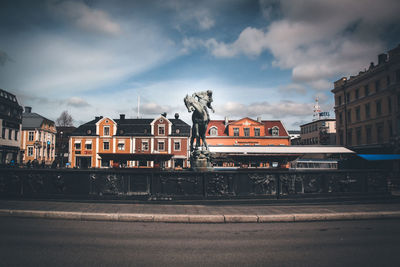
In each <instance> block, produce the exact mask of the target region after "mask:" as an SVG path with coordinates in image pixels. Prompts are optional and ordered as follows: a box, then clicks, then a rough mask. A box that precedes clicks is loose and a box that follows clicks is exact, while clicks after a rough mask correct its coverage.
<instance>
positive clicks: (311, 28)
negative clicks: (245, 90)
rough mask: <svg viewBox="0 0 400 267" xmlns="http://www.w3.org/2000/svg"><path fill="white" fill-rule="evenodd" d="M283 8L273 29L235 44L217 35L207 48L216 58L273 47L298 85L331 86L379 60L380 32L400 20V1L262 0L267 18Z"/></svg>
mask: <svg viewBox="0 0 400 267" xmlns="http://www.w3.org/2000/svg"><path fill="white" fill-rule="evenodd" d="M277 6H280V10H279V13H281V15H282V18H281V19H279V20H275V21H273V22H272V23H271V24H270V25H269V26H268V27H267V28H252V27H247V28H245V29H244V30H243V31H242V32H241V33H240V34H239V36H238V38H237V39H236V40H235V41H234V42H232V43H225V42H220V41H218V40H216V39H215V38H211V39H208V40H207V41H205V42H204V46H206V47H207V48H208V49H209V50H210V52H211V53H212V54H213V55H214V56H215V57H235V56H238V55H241V54H244V55H246V56H249V57H257V56H259V55H260V54H261V53H263V52H264V51H266V50H267V51H269V52H270V53H272V55H273V56H274V61H273V63H272V65H273V66H275V67H279V68H282V69H291V70H292V78H293V82H294V83H300V84H302V83H303V84H307V85H308V86H311V87H312V88H314V89H318V90H320V89H325V90H329V89H331V87H332V85H331V84H332V81H331V79H334V78H337V77H338V76H341V75H349V74H354V73H358V71H360V70H362V69H363V68H364V67H366V66H368V64H369V62H370V61H374V60H375V61H376V56H377V55H378V54H379V53H382V52H384V51H383V49H384V45H383V42H382V41H381V39H380V37H381V36H380V34H381V33H382V31H383V30H384V29H386V28H387V27H389V26H393V25H398V24H399V23H400V17H399V16H398V14H399V11H400V2H399V1H397V0H385V1H379V2H378V1H373V0H360V1H353V2H349V1H345V0H338V1H330V0H323V1H320V0H318V1H317V0H311V1H293V0H281V1H279V3H278V1H273V0H261V1H260V8H261V11H262V12H263V14H264V15H265V16H266V18H267V19H271V16H272V15H273V14H272V12H273V8H272V7H274V8H276V7H277ZM197 44H201V42H200V41H197Z"/></svg>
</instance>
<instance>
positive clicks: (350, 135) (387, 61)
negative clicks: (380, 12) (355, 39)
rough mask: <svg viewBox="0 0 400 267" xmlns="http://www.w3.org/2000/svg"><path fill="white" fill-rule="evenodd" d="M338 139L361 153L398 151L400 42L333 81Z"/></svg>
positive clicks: (399, 125) (399, 128)
mask: <svg viewBox="0 0 400 267" xmlns="http://www.w3.org/2000/svg"><path fill="white" fill-rule="evenodd" d="M332 92H333V93H334V95H335V113H336V120H337V123H336V124H337V126H336V127H337V142H338V144H340V145H344V146H346V147H349V148H350V149H352V150H354V151H356V152H358V153H366V154H370V153H375V154H393V153H399V134H400V45H399V46H397V47H396V48H395V49H393V50H390V51H389V53H388V54H380V55H379V56H378V64H377V65H375V64H374V63H371V65H370V67H369V68H368V70H364V71H361V72H359V74H358V75H356V76H350V78H346V77H344V78H342V79H340V80H338V81H336V82H335V83H334V89H333V90H332Z"/></svg>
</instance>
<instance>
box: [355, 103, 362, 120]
mask: <svg viewBox="0 0 400 267" xmlns="http://www.w3.org/2000/svg"><path fill="white" fill-rule="evenodd" d="M360 120H361V112H360V107H359V106H358V107H356V121H360Z"/></svg>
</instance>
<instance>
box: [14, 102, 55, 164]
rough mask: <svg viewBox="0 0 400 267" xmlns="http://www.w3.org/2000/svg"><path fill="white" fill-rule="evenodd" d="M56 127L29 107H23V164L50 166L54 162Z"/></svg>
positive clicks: (52, 122)
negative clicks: (29, 162) (34, 163)
mask: <svg viewBox="0 0 400 267" xmlns="http://www.w3.org/2000/svg"><path fill="white" fill-rule="evenodd" d="M55 143H56V126H55V124H54V121H52V120H49V119H47V118H45V117H43V116H41V115H39V114H37V113H33V112H32V108H31V107H25V112H24V113H23V114H22V140H21V150H22V151H23V162H24V163H27V162H28V161H31V162H33V161H35V162H37V163H40V164H43V163H44V164H45V165H51V164H52V163H53V161H54V160H55Z"/></svg>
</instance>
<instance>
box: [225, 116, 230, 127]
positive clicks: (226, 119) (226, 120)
mask: <svg viewBox="0 0 400 267" xmlns="http://www.w3.org/2000/svg"><path fill="white" fill-rule="evenodd" d="M228 124H229V119H228V117H225V126H227V125H228Z"/></svg>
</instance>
